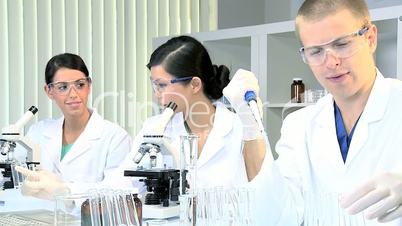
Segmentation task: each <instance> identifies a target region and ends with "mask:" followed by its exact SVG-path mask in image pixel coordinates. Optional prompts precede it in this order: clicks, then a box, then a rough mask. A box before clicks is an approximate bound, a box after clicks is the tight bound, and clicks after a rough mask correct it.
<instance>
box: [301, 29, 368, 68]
mask: <svg viewBox="0 0 402 226" xmlns="http://www.w3.org/2000/svg"><path fill="white" fill-rule="evenodd" d="M369 29H370V27H369V26H364V27H363V28H361V29H359V30H358V31H356V32H353V33H351V34H348V35H345V36H342V37H340V38H337V39H335V40H333V41H330V42H327V43H324V44H322V45H316V46H309V47H301V48H300V50H299V52H300V55H301V56H302V58H303V62H304V63H306V64H309V65H315V66H317V65H321V64H322V63H324V61H325V59H326V57H327V53H328V51H331V52H332V54H334V56H336V57H338V58H347V57H351V56H353V55H354V54H355V53H357V52H358V51H359V49H360V48H361V47H362V46H363V42H361V40H359V38H360V37H362V36H363V35H364V34H365V33H366V32H367V31H368V30H369Z"/></svg>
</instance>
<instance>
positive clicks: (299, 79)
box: [293, 78, 303, 81]
mask: <svg viewBox="0 0 402 226" xmlns="http://www.w3.org/2000/svg"><path fill="white" fill-rule="evenodd" d="M293 81H303V79H302V78H293Z"/></svg>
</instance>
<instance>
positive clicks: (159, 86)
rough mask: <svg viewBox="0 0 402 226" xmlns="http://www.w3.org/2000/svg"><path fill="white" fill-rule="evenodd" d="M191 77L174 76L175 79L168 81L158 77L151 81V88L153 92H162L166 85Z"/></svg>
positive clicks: (187, 79) (190, 77)
mask: <svg viewBox="0 0 402 226" xmlns="http://www.w3.org/2000/svg"><path fill="white" fill-rule="evenodd" d="M191 79H193V77H192V76H188V77H181V78H175V79H172V80H168V81H163V80H159V79H158V80H155V81H151V85H152V89H153V90H154V92H163V91H165V89H166V87H167V86H168V85H169V84H174V83H179V82H185V81H189V80H191Z"/></svg>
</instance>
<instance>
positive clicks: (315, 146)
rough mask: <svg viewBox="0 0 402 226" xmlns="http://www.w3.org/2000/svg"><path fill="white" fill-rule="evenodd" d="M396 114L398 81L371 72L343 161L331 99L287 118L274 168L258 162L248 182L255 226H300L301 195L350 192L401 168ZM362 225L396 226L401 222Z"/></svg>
mask: <svg viewBox="0 0 402 226" xmlns="http://www.w3.org/2000/svg"><path fill="white" fill-rule="evenodd" d="M401 116H402V82H401V81H399V80H395V79H385V78H384V77H383V76H382V74H381V73H380V72H379V71H377V77H376V81H375V84H374V87H373V89H372V91H371V93H370V97H369V99H368V102H367V104H366V107H365V109H364V111H363V113H362V115H361V117H360V119H359V122H358V124H357V126H356V128H355V131H354V135H353V139H352V141H351V144H350V148H349V152H348V156H347V159H346V162H345V163H343V160H342V156H341V152H340V148H339V144H338V141H337V137H336V128H335V118H334V108H333V97H332V96H331V95H327V96H325V97H324V98H322V99H321V100H320V101H319V102H318V103H317V104H316V105H314V106H310V107H307V108H304V109H301V110H299V111H296V112H294V113H292V114H290V115H288V117H287V118H286V119H285V120H284V122H283V126H282V130H281V138H280V140H279V141H278V143H277V145H276V151H277V152H278V154H279V159H278V160H276V161H275V163H274V164H270V163H269V161H264V164H263V166H262V169H261V171H260V173H259V175H258V176H257V177H256V178H255V179H254V180H253V181H252V184H253V185H254V186H256V187H257V206H256V209H255V210H256V211H255V212H256V218H257V219H258V224H257V225H261V226H262V225H283V226H292V225H300V223H301V222H302V217H303V211H304V210H303V209H304V203H303V196H302V194H303V192H311V191H312V192H315V193H317V194H318V193H321V194H323V193H331V192H336V193H342V192H343V191H345V192H347V191H349V192H350V191H352V190H354V189H355V188H356V186H358V185H360V184H362V183H363V182H365V181H366V180H368V179H370V178H371V177H373V176H374V175H375V174H376V173H379V172H382V171H393V170H397V169H399V170H401V169H402V167H401V163H402V151H401V147H402V139H401V138H402V120H401ZM266 160H267V159H266ZM261 206H263V208H261ZM296 219H298V222H296ZM366 225H367V226H374V225H384V226H385V225H386V226H397V225H398V226H401V225H402V219H397V220H395V221H392V222H390V223H388V224H379V223H377V222H376V221H368V222H366ZM329 226H331V225H329Z"/></svg>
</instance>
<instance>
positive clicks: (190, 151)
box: [179, 134, 198, 226]
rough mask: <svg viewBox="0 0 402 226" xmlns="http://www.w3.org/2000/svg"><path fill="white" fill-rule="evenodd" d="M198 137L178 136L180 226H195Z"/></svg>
mask: <svg viewBox="0 0 402 226" xmlns="http://www.w3.org/2000/svg"><path fill="white" fill-rule="evenodd" d="M197 156H198V136H196V135H193V134H190V135H186V136H180V197H179V201H180V225H182V226H195V225H196V215H197V211H196V206H197V204H196V203H197V184H196V176H197Z"/></svg>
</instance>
